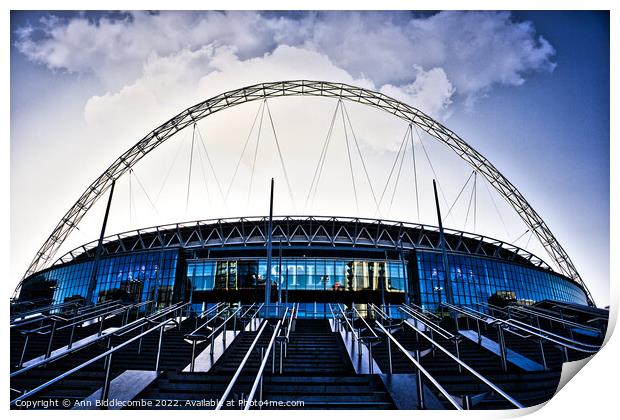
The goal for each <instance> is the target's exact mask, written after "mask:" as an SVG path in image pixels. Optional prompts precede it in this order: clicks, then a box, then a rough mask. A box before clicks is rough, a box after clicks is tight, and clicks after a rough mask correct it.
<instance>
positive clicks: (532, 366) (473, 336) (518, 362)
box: [459, 330, 545, 372]
mask: <svg viewBox="0 0 620 420" xmlns="http://www.w3.org/2000/svg"><path fill="white" fill-rule="evenodd" d="M459 333H460V334H461V335H462V336H463V337H465V338H467V339H468V340H471V341H473V342H474V343H476V344H478V333H477V332H476V331H473V330H459ZM479 344H480V345H481V346H482V347H484V348H485V349H487V350H489V351H490V352H492V353H495V354H497V355H498V356H501V352H500V347H499V344H498V343H497V342H495V341H493V340H491V339H489V338H487V337H485V336H482V337H481V341H480V343H479ZM506 360H507V361H508V362H510V363H512V364H513V365H515V366H518V367H520V368H521V369H523V370H525V371H527V372H536V371H540V370H545V368H544V366H543V365H541V364H540V363H537V362H535V361H533V360H532V359H529V358H527V357H525V356H523V355H521V354H519V353H517V352H516V351H513V350H510V349H508V348H507V349H506Z"/></svg>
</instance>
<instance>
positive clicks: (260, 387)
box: [258, 347, 265, 407]
mask: <svg viewBox="0 0 620 420" xmlns="http://www.w3.org/2000/svg"><path fill="white" fill-rule="evenodd" d="M264 358H265V348H264V347H261V348H260V359H261V360H263V359H264ZM258 384H259V385H258V400H259V401H262V400H263V375H261V376H260V381H259V382H258ZM258 406H259V407H260V406H261V404H260V403H259V404H258Z"/></svg>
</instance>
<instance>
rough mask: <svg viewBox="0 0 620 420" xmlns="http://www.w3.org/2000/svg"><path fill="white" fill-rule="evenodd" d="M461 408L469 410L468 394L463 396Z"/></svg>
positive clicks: (469, 398)
mask: <svg viewBox="0 0 620 420" xmlns="http://www.w3.org/2000/svg"><path fill="white" fill-rule="evenodd" d="M463 406H464V407H463V408H465V410H471V396H469V395H465V396H464V397H463Z"/></svg>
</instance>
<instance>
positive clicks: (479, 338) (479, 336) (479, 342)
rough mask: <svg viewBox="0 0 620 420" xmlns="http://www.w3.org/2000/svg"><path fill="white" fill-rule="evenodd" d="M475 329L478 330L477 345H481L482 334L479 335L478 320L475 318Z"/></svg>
mask: <svg viewBox="0 0 620 420" xmlns="http://www.w3.org/2000/svg"><path fill="white" fill-rule="evenodd" d="M476 327H477V329H478V345H480V344H482V334H481V333H480V320H479V319H478V318H476Z"/></svg>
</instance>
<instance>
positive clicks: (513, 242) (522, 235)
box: [510, 228, 530, 244]
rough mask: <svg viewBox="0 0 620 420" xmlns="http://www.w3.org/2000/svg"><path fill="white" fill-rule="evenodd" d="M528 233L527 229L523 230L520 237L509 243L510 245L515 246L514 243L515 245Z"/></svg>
mask: <svg viewBox="0 0 620 420" xmlns="http://www.w3.org/2000/svg"><path fill="white" fill-rule="evenodd" d="M529 231H530V229H529V228H527V229H525V232H523V233H522V234H521V235H519V236H518V237H517V239H515V240H514V241H511V242H510V243H511V244H516V243H517V241H518V240H519V239H521V238H523V237H524V236H525V234H526V233H528V232H529Z"/></svg>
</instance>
